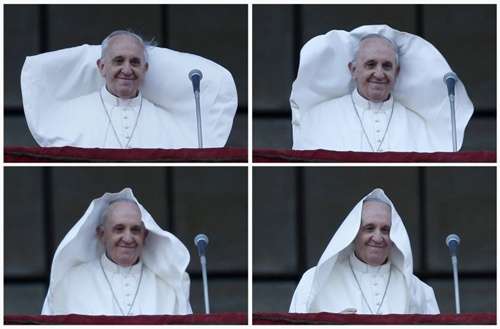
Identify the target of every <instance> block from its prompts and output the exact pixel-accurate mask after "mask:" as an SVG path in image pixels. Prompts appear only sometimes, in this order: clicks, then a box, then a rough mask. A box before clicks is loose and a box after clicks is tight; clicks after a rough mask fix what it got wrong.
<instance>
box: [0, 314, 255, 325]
mask: <svg viewBox="0 0 500 329" xmlns="http://www.w3.org/2000/svg"><path fill="white" fill-rule="evenodd" d="M247 323H248V320H247V314H246V313H217V314H192V315H138V316H104V315H98V316H91V315H78V314H69V315H6V316H5V318H4V324H16V325H19V324H43V325H47V324H123V325H137V324H191V325H195V324H247Z"/></svg>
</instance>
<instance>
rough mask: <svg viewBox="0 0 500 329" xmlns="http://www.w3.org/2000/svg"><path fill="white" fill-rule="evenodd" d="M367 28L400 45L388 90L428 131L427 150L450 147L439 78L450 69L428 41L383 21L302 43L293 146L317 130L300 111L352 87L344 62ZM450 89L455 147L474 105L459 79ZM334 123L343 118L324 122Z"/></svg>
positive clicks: (292, 102)
mask: <svg viewBox="0 0 500 329" xmlns="http://www.w3.org/2000/svg"><path fill="white" fill-rule="evenodd" d="M372 33H375V34H381V35H383V36H385V37H387V38H388V39H390V40H393V41H394V42H395V44H396V45H397V47H398V48H399V62H400V65H401V71H400V72H399V77H398V78H397V80H396V84H395V86H394V90H393V92H392V95H393V96H394V99H395V100H396V101H398V102H399V103H401V104H403V105H404V106H405V107H406V108H407V109H409V110H411V111H414V112H415V113H417V114H418V115H419V116H421V117H422V118H423V119H424V121H425V125H426V128H427V129H426V130H427V131H425V132H422V134H425V135H426V136H423V138H425V139H428V140H429V141H430V149H429V150H426V151H427V152H432V151H452V149H453V146H452V138H451V121H450V117H451V115H450V104H449V100H448V91H447V87H446V85H445V84H444V82H443V77H444V75H445V74H446V73H448V72H450V71H452V70H451V68H450V66H449V65H448V62H447V61H446V59H445V58H444V57H443V55H441V53H440V52H439V51H438V50H437V49H436V48H435V47H434V46H433V45H432V44H431V43H429V42H427V41H426V40H424V39H422V38H420V37H418V36H416V35H413V34H410V33H406V32H400V31H397V30H394V29H393V28H391V27H389V26H387V25H365V26H361V27H358V28H356V29H354V30H352V31H351V32H348V31H343V30H332V31H330V32H328V33H326V34H323V35H319V36H316V37H314V38H313V39H311V40H309V41H308V42H307V43H306V44H305V45H304V47H303V48H302V50H301V52H300V64H299V70H298V74H297V79H296V80H295V81H294V83H293V86H292V93H291V96H290V106H291V109H292V126H293V148H294V149H311V146H305V145H307V144H308V143H307V142H306V141H307V140H309V138H310V136H309V135H310V134H311V133H312V132H314V131H317V130H318V127H309V126H304V122H305V121H306V120H303V119H301V118H302V117H305V116H307V115H308V112H310V111H314V107H315V106H317V105H318V104H320V103H323V102H325V101H328V100H331V99H334V98H338V97H341V96H344V95H347V94H350V93H351V92H352V91H353V90H354V87H355V86H354V83H353V81H352V78H351V73H350V72H349V70H348V67H347V65H348V63H349V62H350V61H351V60H352V59H353V58H354V49H355V47H354V46H355V45H356V44H358V43H359V40H360V39H361V38H362V37H363V36H365V35H367V34H372ZM455 95H456V96H455V104H456V105H455V108H456V124H457V147H458V149H460V148H461V147H462V142H463V138H464V131H465V127H466V126H467V123H468V122H469V120H470V118H471V116H472V113H473V111H474V107H473V104H472V102H471V100H470V99H469V97H468V95H467V92H466V90H465V87H464V85H463V83H462V82H461V81H460V80H459V81H457V84H456V87H455ZM336 124H338V125H341V124H342V123H334V122H332V123H328V124H327V126H328V129H334V128H335V125H336ZM316 134H317V133H316ZM408 137H410V138H419V136H408ZM317 148H320V147H317Z"/></svg>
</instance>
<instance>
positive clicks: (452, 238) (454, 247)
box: [446, 234, 460, 314]
mask: <svg viewBox="0 0 500 329" xmlns="http://www.w3.org/2000/svg"><path fill="white" fill-rule="evenodd" d="M459 244H460V237H459V236H458V235H456V234H450V235H448V236H447V237H446V245H447V246H448V248H449V249H450V255H451V266H452V268H453V288H454V290H455V311H456V313H457V314H460V292H459V290H458V259H457V251H458V245H459Z"/></svg>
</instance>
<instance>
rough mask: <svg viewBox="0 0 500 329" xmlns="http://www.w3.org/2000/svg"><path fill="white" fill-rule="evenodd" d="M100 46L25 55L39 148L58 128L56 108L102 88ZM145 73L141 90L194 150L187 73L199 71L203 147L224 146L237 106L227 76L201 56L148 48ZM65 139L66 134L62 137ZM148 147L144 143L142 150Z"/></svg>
mask: <svg viewBox="0 0 500 329" xmlns="http://www.w3.org/2000/svg"><path fill="white" fill-rule="evenodd" d="M100 56H101V47H100V46H94V45H82V46H78V47H73V48H66V49H62V50H57V51H52V52H48V53H43V54H40V55H36V56H31V57H26V60H25V62H24V66H23V69H22V72H21V91H22V96H23V106H24V112H25V115H26V120H27V122H28V127H29V129H30V131H31V133H32V135H33V137H34V138H35V140H36V142H37V143H38V144H39V145H41V146H52V145H50V143H51V140H54V136H57V134H63V135H64V134H65V133H64V130H63V129H61V126H62V125H65V124H67V123H65V122H61V118H60V115H59V114H58V113H59V111H60V109H64V105H65V103H67V102H68V101H69V100H71V99H75V98H77V97H80V96H83V95H87V94H90V93H93V92H96V91H99V90H100V89H101V87H102V86H103V85H104V79H103V78H102V77H101V75H100V73H99V71H98V69H97V66H96V61H97V59H99V58H100ZM148 62H149V70H148V72H147V74H146V76H145V80H144V85H143V87H142V88H141V92H142V94H143V95H144V97H145V98H146V99H147V100H149V101H150V102H152V103H153V104H155V105H156V106H158V107H160V108H161V109H162V110H164V111H166V112H168V113H169V114H170V115H171V116H173V117H174V118H175V122H176V124H177V125H178V126H179V127H178V128H179V129H180V131H182V132H183V133H184V135H185V136H189V138H187V139H186V140H181V141H178V142H177V144H179V145H182V146H181V147H182V148H189V147H197V144H196V141H197V137H196V134H197V126H196V114H195V101H194V96H193V88H192V84H191V81H190V80H189V78H188V74H189V72H190V71H191V70H193V69H199V70H200V71H202V72H203V79H202V80H201V84H200V95H201V96H200V102H201V110H202V118H203V120H202V129H203V138H204V140H203V142H204V147H222V146H224V145H225V144H226V141H227V139H228V137H229V133H230V131H231V127H232V124H233V119H234V115H235V113H236V109H237V107H238V96H237V93H236V86H235V83H234V80H233V77H232V75H231V73H230V72H229V71H228V70H226V69H225V68H224V67H222V66H220V65H218V64H216V63H214V62H212V61H210V60H208V59H205V58H203V57H200V56H197V55H192V54H188V53H183V52H178V51H174V50H171V49H166V48H159V47H148ZM63 137H65V136H63ZM143 147H146V148H147V145H145V146H143Z"/></svg>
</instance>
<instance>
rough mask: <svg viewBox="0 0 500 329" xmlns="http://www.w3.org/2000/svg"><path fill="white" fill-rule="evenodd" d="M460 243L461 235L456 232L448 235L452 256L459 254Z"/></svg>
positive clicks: (447, 239) (447, 241)
mask: <svg viewBox="0 0 500 329" xmlns="http://www.w3.org/2000/svg"><path fill="white" fill-rule="evenodd" d="M459 244H460V237H459V236H458V235H456V234H450V235H448V236H447V237H446V245H447V246H448V248H449V249H450V254H451V255H452V256H456V255H457V250H458V245H459Z"/></svg>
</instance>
